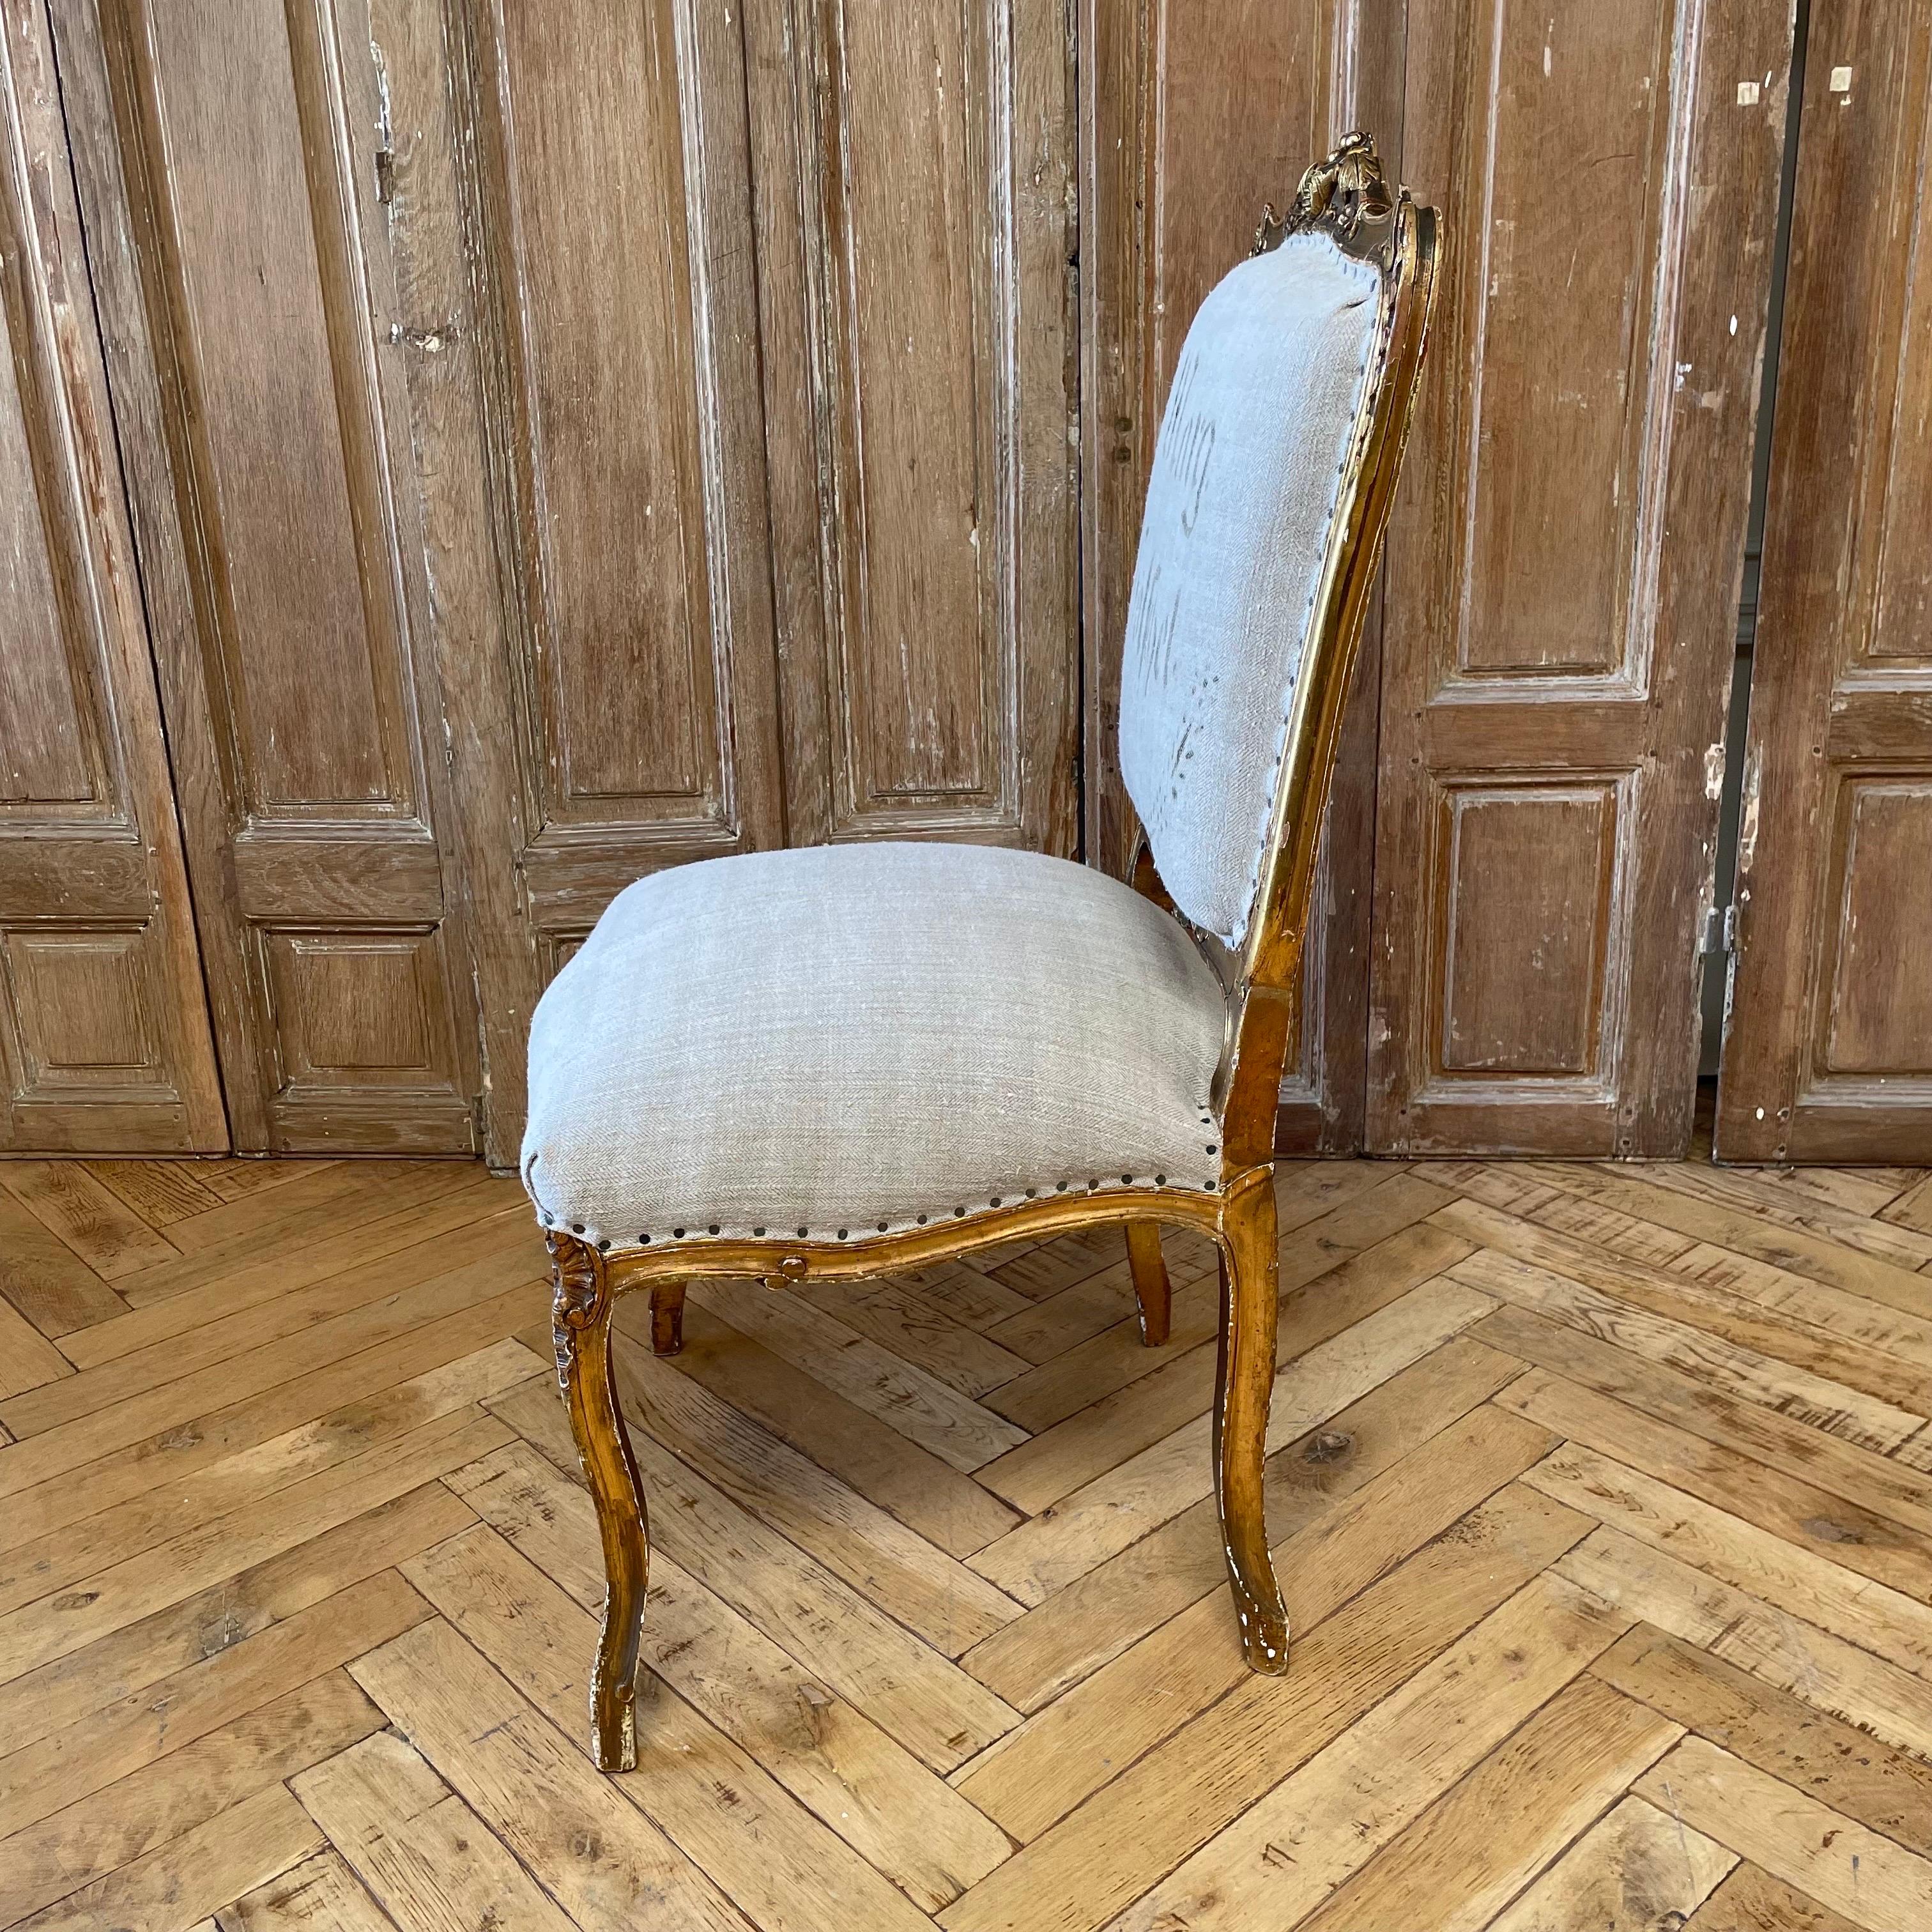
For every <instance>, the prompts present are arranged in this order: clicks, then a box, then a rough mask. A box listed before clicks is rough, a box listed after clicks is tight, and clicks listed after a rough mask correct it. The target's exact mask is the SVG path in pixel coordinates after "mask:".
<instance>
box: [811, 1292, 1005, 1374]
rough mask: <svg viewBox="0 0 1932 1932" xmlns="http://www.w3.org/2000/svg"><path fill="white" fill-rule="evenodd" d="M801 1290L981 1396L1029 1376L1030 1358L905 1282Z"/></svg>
mask: <svg viewBox="0 0 1932 1932" xmlns="http://www.w3.org/2000/svg"><path fill="white" fill-rule="evenodd" d="M795 1292H796V1293H798V1294H799V1295H802V1296H803V1298H805V1300H806V1301H809V1302H810V1303H811V1304H812V1306H813V1307H814V1308H816V1309H817V1310H819V1311H820V1313H823V1314H826V1315H829V1316H832V1318H833V1319H834V1320H835V1321H838V1322H843V1323H844V1325H845V1326H846V1327H847V1328H850V1329H851V1330H853V1331H854V1333H856V1334H861V1335H863V1336H865V1337H868V1339H869V1340H872V1341H874V1342H877V1343H879V1344H880V1346H882V1347H883V1348H886V1349H890V1350H891V1351H892V1353H893V1354H894V1355H897V1356H898V1358H900V1360H901V1361H907V1362H911V1363H913V1364H916V1366H917V1367H919V1368H922V1369H923V1370H925V1371H926V1373H927V1374H928V1375H929V1376H935V1377H936V1378H937V1379H938V1380H939V1381H941V1382H944V1383H945V1384H946V1385H947V1387H948V1388H953V1389H956V1390H957V1391H959V1394H962V1395H963V1396H967V1397H971V1398H972V1399H974V1400H978V1399H979V1398H980V1397H983V1396H984V1395H985V1394H986V1392H987V1391H988V1390H989V1389H996V1388H998V1387H999V1386H1000V1385H1001V1384H1002V1383H1003V1382H1010V1381H1012V1380H1013V1377H1014V1376H1018V1375H1024V1374H1025V1373H1026V1371H1027V1369H1028V1361H1027V1358H1025V1356H1023V1355H1015V1354H1014V1353H1013V1351H1012V1350H1011V1349H1005V1348H1002V1347H1001V1346H1000V1344H999V1343H998V1342H997V1341H995V1340H994V1339H993V1338H992V1336H990V1335H986V1334H981V1333H980V1331H978V1330H977V1329H976V1328H969V1327H968V1326H967V1325H965V1323H964V1322H959V1321H956V1320H955V1319H953V1317H952V1316H950V1315H947V1314H945V1313H943V1312H942V1311H941V1310H939V1309H938V1308H937V1307H935V1306H934V1304H932V1302H931V1301H928V1300H927V1299H926V1298H925V1297H924V1296H923V1295H920V1294H919V1292H917V1291H916V1289H911V1288H908V1287H907V1286H904V1284H903V1283H899V1282H896V1281H886V1282H883V1283H881V1282H867V1281H818V1282H806V1283H802V1284H801V1285H800V1286H799V1288H798V1289H796V1291H795Z"/></svg>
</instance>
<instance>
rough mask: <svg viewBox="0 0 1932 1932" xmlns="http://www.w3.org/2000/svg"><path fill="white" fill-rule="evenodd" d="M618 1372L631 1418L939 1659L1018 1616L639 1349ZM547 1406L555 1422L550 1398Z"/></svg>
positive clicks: (965, 1572)
mask: <svg viewBox="0 0 1932 1932" xmlns="http://www.w3.org/2000/svg"><path fill="white" fill-rule="evenodd" d="M640 1319H642V1312H641V1311H640ZM617 1372H618V1387H619V1392H620V1394H621V1396H622V1400H623V1402H624V1404H625V1413H626V1414H627V1415H629V1417H630V1418H631V1421H633V1422H634V1423H635V1424H637V1425H638V1426H639V1427H643V1428H645V1429H647V1430H649V1433H651V1434H652V1436H655V1438H656V1439H657V1440H658V1442H661V1443H662V1444H664V1446H665V1447H666V1448H667V1449H669V1450H670V1451H672V1453H673V1454H675V1455H676V1456H678V1457H680V1458H682V1460H684V1461H685V1462H686V1463H689V1464H690V1465H691V1467H692V1468H694V1469H697V1470H698V1471H699V1472H700V1473H702V1474H703V1475H705V1476H707V1477H708V1478H709V1479H710V1480H711V1481H712V1482H714V1483H715V1484H717V1485H718V1487H719V1488H720V1489H721V1490H723V1491H724V1493H725V1494H726V1495H727V1496H730V1499H732V1501H733V1502H735V1503H736V1504H738V1505H739V1507H740V1508H744V1509H747V1510H749V1511H751V1513H752V1514H754V1516H757V1517H761V1518H762V1519H763V1520H764V1521H765V1522H766V1523H769V1524H770V1525H771V1526H772V1527H773V1528H774V1529H778V1530H780V1531H781V1532H783V1533H784V1535H787V1536H788V1537H790V1538H791V1540H792V1541H793V1542H794V1543H796V1544H798V1545H799V1547H800V1548H801V1549H803V1550H808V1551H809V1552H810V1553H811V1554H812V1555H813V1556H816V1557H817V1559H819V1560H820V1562H822V1563H823V1564H824V1565H826V1567H827V1568H829V1569H830V1570H832V1571H835V1572H836V1573H837V1574H838V1575H839V1576H841V1577H844V1580H846V1582H847V1583H850V1584H851V1585H852V1586H853V1587H854V1588H855V1589H859V1590H862V1591H863V1592H865V1594H866V1595H868V1596H869V1597H870V1598H871V1599H872V1600H873V1601H874V1602H875V1603H877V1604H879V1605H880V1607H882V1608H883V1609H885V1610H888V1611H889V1612H890V1613H891V1614H892V1616H895V1617H896V1618H897V1619H898V1620H899V1622H901V1623H903V1624H904V1625H907V1627H908V1628H910V1629H912V1630H914V1631H917V1632H918V1633H919V1635H920V1636H922V1637H924V1638H925V1639H926V1641H927V1642H928V1643H930V1644H932V1645H933V1646H935V1647H936V1648H937V1649H940V1650H941V1651H944V1652H945V1654H946V1655H947V1656H948V1657H957V1656H959V1655H960V1653H961V1652H963V1651H965V1650H966V1649H969V1648H970V1647H971V1646H972V1645H974V1644H975V1643H978V1642H979V1641H980V1640H981V1639H982V1638H983V1637H986V1636H988V1635H989V1634H991V1633H992V1632H993V1631H996V1630H998V1629H999V1628H1001V1627H1002V1626H1003V1625H1005V1624H1007V1623H1010V1622H1011V1621H1012V1620H1013V1619H1014V1618H1015V1617H1016V1616H1019V1614H1020V1607H1019V1604H1016V1603H1015V1602H1014V1601H1013V1599H1012V1598H1010V1597H1008V1596H1007V1595H1004V1593H1003V1592H1001V1591H1000V1590H998V1589H996V1588H995V1586H993V1585H992V1584H991V1583H988V1582H987V1581H986V1579H985V1578H984V1577H981V1576H980V1574H978V1573H977V1571H973V1570H969V1569H968V1568H967V1567H966V1566H965V1564H963V1563H962V1562H959V1559H957V1558H956V1557H954V1556H951V1555H950V1554H949V1553H947V1551H946V1550H944V1548H942V1547H940V1546H939V1545H938V1544H934V1543H932V1542H930V1541H928V1540H927V1539H926V1538H925V1537H924V1536H922V1535H920V1534H919V1532H918V1531H917V1530H916V1529H913V1528H911V1527H910V1526H907V1525H906V1524H904V1523H901V1521H900V1520H898V1517H895V1516H893V1515H892V1514H890V1513H889V1512H888V1511H885V1510H883V1509H881V1508H880V1507H879V1506H878V1505H877V1504H876V1503H874V1502H871V1501H870V1500H869V1499H868V1498H866V1497H864V1496H860V1495H859V1493H857V1492H856V1490H853V1489H851V1488H850V1487H847V1485H846V1484H844V1483H842V1482H841V1481H839V1480H838V1478H837V1477H836V1476H835V1475H832V1474H830V1473H829V1472H827V1471H826V1470H824V1469H821V1468H820V1466H818V1465H817V1463H814V1462H813V1461H812V1460H811V1459H810V1458H809V1457H806V1456H803V1455H801V1454H799V1452H798V1451H796V1449H794V1448H792V1447H791V1445H790V1444H789V1443H787V1442H784V1441H783V1440H782V1439H780V1438H778V1437H777V1436H774V1435H773V1434H772V1433H771V1432H770V1431H769V1430H766V1429H764V1428H763V1427H760V1425H759V1424H757V1423H756V1422H754V1421H751V1420H750V1419H749V1418H747V1417H746V1416H745V1415H742V1414H741V1413H740V1412H739V1411H738V1410H737V1409H734V1408H733V1407H732V1406H731V1405H730V1403H727V1402H725V1401H724V1400H721V1399H720V1398H719V1397H717V1396H715V1395H713V1394H712V1393H711V1391H710V1390H709V1388H706V1387H705V1386H704V1385H703V1384H701V1383H699V1382H694V1381H693V1380H691V1379H690V1378H689V1377H688V1376H681V1375H679V1373H677V1371H676V1370H675V1369H673V1368H671V1367H668V1366H667V1364H665V1363H664V1362H663V1361H660V1360H658V1358H655V1357H654V1356H652V1355H651V1354H650V1353H649V1350H648V1349H646V1348H635V1349H630V1350H628V1351H625V1352H623V1353H622V1355H620V1357H619V1361H618V1371H617ZM537 1400H538V1397H537V1395H536V1393H535V1391H531V1393H530V1395H529V1400H528V1402H527V1403H524V1404H522V1405H519V1408H518V1414H519V1415H521V1416H522V1417H523V1418H524V1419H525V1420H526V1421H527V1420H528V1418H529V1415H530V1413H531V1412H532V1411H533V1410H534V1409H535V1407H536V1404H537ZM546 1413H547V1416H548V1423H547V1427H548V1428H549V1429H550V1430H553V1431H554V1430H555V1428H556V1424H557V1423H558V1421H559V1420H560V1416H559V1413H558V1412H557V1409H556V1405H555V1404H554V1403H553V1404H552V1405H551V1407H550V1410H549V1411H548V1412H546ZM515 1419H516V1418H514V1417H513V1418H512V1420H513V1421H514V1420H515Z"/></svg>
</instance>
